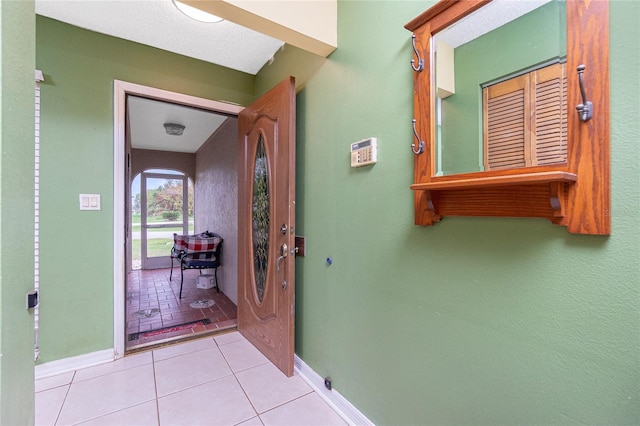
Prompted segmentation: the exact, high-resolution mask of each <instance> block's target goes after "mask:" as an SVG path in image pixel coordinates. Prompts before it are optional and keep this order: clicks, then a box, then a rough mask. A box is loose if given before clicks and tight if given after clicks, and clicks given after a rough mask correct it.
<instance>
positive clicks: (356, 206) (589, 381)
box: [276, 0, 640, 425]
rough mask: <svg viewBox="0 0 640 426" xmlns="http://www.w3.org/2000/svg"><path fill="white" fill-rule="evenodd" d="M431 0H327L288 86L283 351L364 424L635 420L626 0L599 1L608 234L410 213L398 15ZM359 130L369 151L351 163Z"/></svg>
mask: <svg viewBox="0 0 640 426" xmlns="http://www.w3.org/2000/svg"><path fill="white" fill-rule="evenodd" d="M432 3H433V2H428V1H424V2H413V1H407V2H403V1H376V2H367V1H342V0H340V1H339V2H338V31H339V33H338V46H339V47H338V49H337V50H336V51H335V52H334V53H333V54H332V55H331V56H330V57H329V60H328V61H327V62H326V63H325V64H324V65H322V67H321V68H320V69H319V70H318V71H317V72H316V73H315V75H314V76H313V77H312V78H311V79H310V80H309V81H308V82H307V84H306V86H305V88H304V89H303V90H302V91H301V92H300V93H299V95H298V99H297V100H298V104H297V105H298V111H297V113H298V116H297V120H298V123H297V124H298V126H297V131H298V142H297V203H296V206H297V218H298V233H300V234H303V235H305V236H306V237H307V255H306V257H304V258H298V259H297V261H296V266H297V282H296V352H297V353H298V354H299V355H300V356H301V358H302V359H303V360H304V361H305V362H306V363H307V364H309V365H310V366H311V367H312V368H313V369H314V370H315V371H316V372H317V373H318V374H320V375H321V376H325V375H329V376H331V378H332V380H333V385H334V388H335V389H336V390H337V391H338V392H340V394H342V395H343V396H345V397H346V398H347V399H349V400H350V401H351V402H352V403H353V404H354V405H355V406H356V407H358V408H359V409H360V410H361V411H362V412H364V414H365V415H367V416H368V417H369V419H371V420H372V421H373V422H374V423H376V424H393V425H408V424H570V423H587V424H638V423H640V401H639V400H638V397H639V395H640V365H639V359H640V350H639V341H640V329H639V327H640V325H639V324H640V297H639V290H640V266H639V263H640V262H639V261H638V259H639V258H640V250H639V242H640V231H639V229H640V228H639V227H638V222H639V220H640V216H639V211H640V210H639V208H638V207H639V206H640V200H639V192H638V183H639V177H638V164H640V151H639V148H638V141H639V140H640V131H639V125H638V122H637V105H638V96H639V95H640V93H639V92H640V88H639V86H638V84H639V83H638V73H637V70H638V69H639V67H640V53H639V52H638V44H637V40H638V39H640V34H639V31H638V28H639V26H638V22H640V3H639V2H636V1H634V2H628V1H613V2H612V4H611V29H612V31H611V72H612V74H611V89H612V91H611V107H612V112H611V163H612V177H611V183H612V211H611V212H610V214H611V215H612V218H611V219H612V235H611V236H610V237H597V236H581V235H571V234H569V233H567V232H566V230H565V229H564V228H562V227H558V226H555V225H552V224H551V223H549V222H548V221H544V220H537V219H494V218H449V217H447V218H445V219H444V220H443V221H442V222H441V223H438V224H436V225H434V226H433V227H424V228H422V227H417V226H414V225H413V197H412V193H411V191H410V190H409V185H410V184H411V183H412V179H413V155H412V154H411V150H410V145H411V143H412V141H413V135H412V131H411V119H412V114H413V93H412V84H413V72H412V70H411V68H410V63H409V62H410V60H411V56H412V49H411V43H410V35H411V34H410V33H409V32H408V31H406V30H405V29H404V28H403V25H404V24H405V23H407V22H409V21H410V20H411V19H413V18H414V17H415V16H417V15H418V14H419V13H421V12H423V11H424V10H425V9H427V8H428V7H429V6H430V5H431V4H432ZM278 60H279V59H278V57H276V62H277V61H278ZM369 136H375V137H377V138H378V163H377V164H375V165H374V166H371V167H363V168H358V169H352V168H350V167H349V144H350V143H352V142H355V141H358V140H360V139H362V138H365V137H369ZM327 257H332V259H333V264H332V265H331V266H327V264H326V261H325V260H326V258H327Z"/></svg>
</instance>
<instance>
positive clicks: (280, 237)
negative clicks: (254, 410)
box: [238, 77, 296, 376]
mask: <svg viewBox="0 0 640 426" xmlns="http://www.w3.org/2000/svg"><path fill="white" fill-rule="evenodd" d="M295 121H296V120H295V79H294V78H293V77H289V78H287V79H285V80H284V81H282V82H281V83H279V84H278V85H277V86H275V87H274V88H273V89H271V90H270V91H269V92H267V93H266V94H265V95H263V96H262V97H261V98H260V99H258V100H257V101H256V102H254V103H253V104H252V105H250V106H248V107H247V108H245V109H244V110H243V111H242V112H241V113H240V115H239V116H238V139H239V143H240V159H239V163H240V164H239V177H238V204H239V205H238V249H239V252H238V330H239V331H240V333H242V335H244V336H245V337H246V338H247V339H248V340H249V341H250V342H251V343H252V344H253V345H254V346H255V347H257V348H258V349H259V350H260V351H261V352H262V353H263V354H264V355H265V356H266V357H267V358H269V359H270V360H271V362H273V363H274V364H275V365H276V366H277V367H278V368H279V369H280V370H281V371H282V372H283V373H284V374H286V375H287V376H291V375H293V351H294V295H295V293H294V290H295V285H294V278H295V259H294V254H293V250H292V249H293V247H294V243H295V157H296V154H295V140H296V138H295Z"/></svg>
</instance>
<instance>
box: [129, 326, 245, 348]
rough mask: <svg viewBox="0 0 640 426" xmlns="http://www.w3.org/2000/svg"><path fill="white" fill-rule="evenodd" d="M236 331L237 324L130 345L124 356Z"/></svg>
mask: <svg viewBox="0 0 640 426" xmlns="http://www.w3.org/2000/svg"><path fill="white" fill-rule="evenodd" d="M237 329H238V327H237V324H230V325H227V326H224V327H220V328H216V329H213V330H204V331H199V332H195V333H189V334H182V335H180V336H171V337H167V338H165V339H160V340H154V341H153V342H145V343H140V344H137V345H132V346H130V347H128V348H126V351H125V356H127V355H133V354H135V353H138V352H144V351H148V350H153V349H158V348H161V347H165V346H171V345H175V344H179V343H184V342H188V341H189V340H195V339H200V338H203V337H208V336H214V335H218V334H226V333H230V332H232V331H236V330H237Z"/></svg>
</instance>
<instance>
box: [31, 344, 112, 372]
mask: <svg viewBox="0 0 640 426" xmlns="http://www.w3.org/2000/svg"><path fill="white" fill-rule="evenodd" d="M114 359H115V358H114V354H113V349H105V350H103V351H97V352H91V353H88V354H83V355H78V356H72V357H69V358H63V359H58V360H56V361H50V362H45V363H44V364H40V365H36V368H35V375H36V380H37V379H44V378H45V377H50V376H55V375H56V374H62V373H67V372H69V371H74V370H80V369H81V368H87V367H92V366H94V365H98V364H104V363H106V362H111V361H113V360H114Z"/></svg>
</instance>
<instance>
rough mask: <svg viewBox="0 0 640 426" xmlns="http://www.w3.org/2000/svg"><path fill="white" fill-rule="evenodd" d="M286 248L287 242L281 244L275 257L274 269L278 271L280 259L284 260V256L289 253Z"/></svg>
mask: <svg viewBox="0 0 640 426" xmlns="http://www.w3.org/2000/svg"><path fill="white" fill-rule="evenodd" d="M287 248H288V247H287V244H282V245H281V246H280V257H278V258H277V259H276V271H278V272H280V261H281V260H284V258H285V257H287V256H288V255H289V252H288V250H287Z"/></svg>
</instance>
